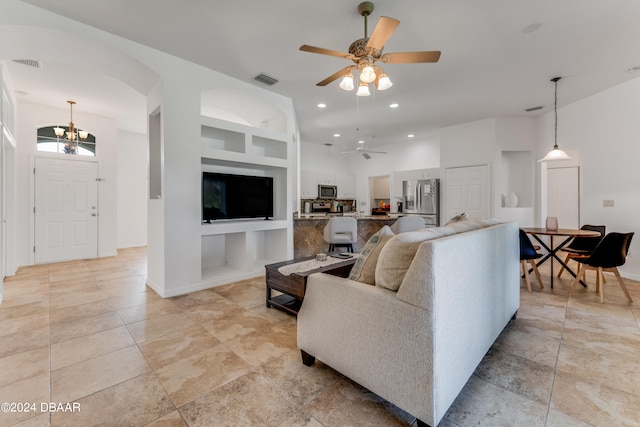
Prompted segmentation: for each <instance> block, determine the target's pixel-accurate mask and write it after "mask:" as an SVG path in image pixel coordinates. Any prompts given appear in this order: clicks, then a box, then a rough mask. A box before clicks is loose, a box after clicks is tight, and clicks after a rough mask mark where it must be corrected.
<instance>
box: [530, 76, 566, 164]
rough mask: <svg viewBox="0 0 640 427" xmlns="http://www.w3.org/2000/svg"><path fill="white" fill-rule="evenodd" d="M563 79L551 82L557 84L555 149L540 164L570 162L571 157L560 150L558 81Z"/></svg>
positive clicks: (556, 78) (554, 105)
mask: <svg viewBox="0 0 640 427" xmlns="http://www.w3.org/2000/svg"><path fill="white" fill-rule="evenodd" d="M560 79H561V77H554V78H552V79H551V81H552V82H553V83H554V84H555V99H554V103H553V111H554V113H555V139H554V145H553V149H552V150H551V151H549V152H548V153H547V155H546V156H544V157H543V158H541V159H540V160H538V162H548V161H551V160H570V159H571V157H569V155H568V154H567V153H565V152H564V151H563V150H561V149H560V148H558V80H560Z"/></svg>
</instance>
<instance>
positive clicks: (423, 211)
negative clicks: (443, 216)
mask: <svg viewBox="0 0 640 427" xmlns="http://www.w3.org/2000/svg"><path fill="white" fill-rule="evenodd" d="M402 208H403V209H402V213H403V214H407V215H411V214H413V215H420V216H421V217H423V218H424V222H425V225H426V226H427V227H429V226H436V227H437V226H439V225H440V180H439V179H417V180H409V181H403V182H402Z"/></svg>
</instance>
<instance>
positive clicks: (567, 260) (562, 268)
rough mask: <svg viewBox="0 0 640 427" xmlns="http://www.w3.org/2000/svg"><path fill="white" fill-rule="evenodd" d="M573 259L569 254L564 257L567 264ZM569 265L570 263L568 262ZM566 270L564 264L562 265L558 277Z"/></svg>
mask: <svg viewBox="0 0 640 427" xmlns="http://www.w3.org/2000/svg"><path fill="white" fill-rule="evenodd" d="M570 259H571V255H569V254H567V257H566V258H565V259H564V263H565V264H567V263H568V262H569V260H570ZM567 265H568V264H567ZM563 271H564V266H562V265H561V266H560V271H558V277H560V276H562V272H563Z"/></svg>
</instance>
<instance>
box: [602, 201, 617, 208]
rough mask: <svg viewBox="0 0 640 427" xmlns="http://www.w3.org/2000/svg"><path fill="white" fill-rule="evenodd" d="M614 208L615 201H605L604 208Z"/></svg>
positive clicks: (603, 202)
mask: <svg viewBox="0 0 640 427" xmlns="http://www.w3.org/2000/svg"><path fill="white" fill-rule="evenodd" d="M613 206H614V203H613V200H603V201H602V207H603V208H612V207H613Z"/></svg>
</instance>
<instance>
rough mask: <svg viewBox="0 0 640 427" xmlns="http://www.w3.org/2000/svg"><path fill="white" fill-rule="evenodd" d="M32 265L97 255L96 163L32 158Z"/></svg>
mask: <svg viewBox="0 0 640 427" xmlns="http://www.w3.org/2000/svg"><path fill="white" fill-rule="evenodd" d="M35 165H36V170H35V262H36V264H41V263H50V262H58V261H67V260H74V259H86V258H96V257H97V256H98V181H97V179H98V164H97V163H95V162H87V161H78V160H66V159H65V160H61V159H48V158H36V159H35Z"/></svg>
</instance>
